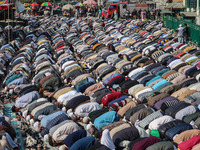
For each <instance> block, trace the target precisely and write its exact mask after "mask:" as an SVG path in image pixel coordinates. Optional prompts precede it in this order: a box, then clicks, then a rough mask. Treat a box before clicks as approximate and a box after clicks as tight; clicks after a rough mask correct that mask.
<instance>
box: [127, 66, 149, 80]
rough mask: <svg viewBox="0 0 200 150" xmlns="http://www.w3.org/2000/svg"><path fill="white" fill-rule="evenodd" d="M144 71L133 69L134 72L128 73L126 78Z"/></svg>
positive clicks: (142, 69)
mask: <svg viewBox="0 0 200 150" xmlns="http://www.w3.org/2000/svg"><path fill="white" fill-rule="evenodd" d="M144 70H145V69H144V68H137V69H134V70H132V71H131V72H129V74H128V77H129V78H130V77H132V76H133V75H135V74H136V73H139V72H142V71H144Z"/></svg>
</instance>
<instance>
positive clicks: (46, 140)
mask: <svg viewBox="0 0 200 150" xmlns="http://www.w3.org/2000/svg"><path fill="white" fill-rule="evenodd" d="M44 142H49V135H48V134H45V136H44Z"/></svg>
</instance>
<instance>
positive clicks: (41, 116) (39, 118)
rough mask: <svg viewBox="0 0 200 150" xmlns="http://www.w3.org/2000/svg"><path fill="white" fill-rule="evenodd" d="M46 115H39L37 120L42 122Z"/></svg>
mask: <svg viewBox="0 0 200 150" xmlns="http://www.w3.org/2000/svg"><path fill="white" fill-rule="evenodd" d="M45 116H46V115H39V116H38V120H42V118H43V117H45Z"/></svg>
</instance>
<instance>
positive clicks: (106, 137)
mask: <svg viewBox="0 0 200 150" xmlns="http://www.w3.org/2000/svg"><path fill="white" fill-rule="evenodd" d="M101 144H102V145H105V146H106V147H109V148H110V149H111V150H115V145H114V143H113V141H112V139H111V137H110V133H109V130H108V129H105V130H104V131H103V133H102V137H101Z"/></svg>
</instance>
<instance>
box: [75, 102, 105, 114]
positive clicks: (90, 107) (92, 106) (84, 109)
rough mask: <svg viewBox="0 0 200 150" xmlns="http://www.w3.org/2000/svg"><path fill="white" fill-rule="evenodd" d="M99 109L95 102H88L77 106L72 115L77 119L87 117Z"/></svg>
mask: <svg viewBox="0 0 200 150" xmlns="http://www.w3.org/2000/svg"><path fill="white" fill-rule="evenodd" d="M99 109H101V106H100V105H99V104H98V103H97V102H90V103H85V104H82V105H80V106H78V107H77V108H76V110H75V112H74V113H75V114H76V115H77V116H79V117H87V116H88V114H89V113H90V112H92V111H95V110H99Z"/></svg>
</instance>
